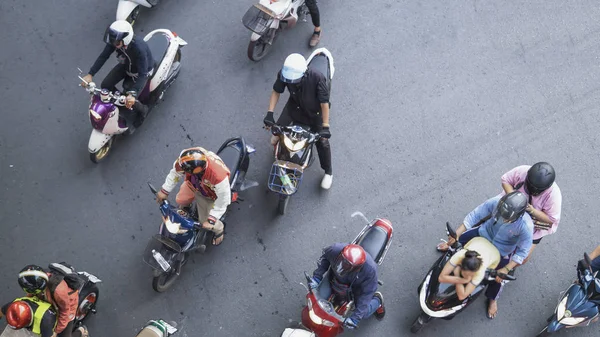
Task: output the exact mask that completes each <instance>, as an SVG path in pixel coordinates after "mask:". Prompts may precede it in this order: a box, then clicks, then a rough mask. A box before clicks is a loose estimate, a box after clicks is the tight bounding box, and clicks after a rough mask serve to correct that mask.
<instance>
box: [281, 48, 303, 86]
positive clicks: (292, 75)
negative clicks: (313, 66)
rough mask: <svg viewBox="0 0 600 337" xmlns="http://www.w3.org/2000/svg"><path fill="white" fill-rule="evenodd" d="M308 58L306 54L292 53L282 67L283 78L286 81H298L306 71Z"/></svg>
mask: <svg viewBox="0 0 600 337" xmlns="http://www.w3.org/2000/svg"><path fill="white" fill-rule="evenodd" d="M306 69H307V66H306V59H305V58H304V56H302V55H300V54H297V53H294V54H290V56H288V57H287V58H286V59H285V62H283V68H281V80H282V81H283V82H285V83H298V82H300V80H302V76H304V73H305V72H306Z"/></svg>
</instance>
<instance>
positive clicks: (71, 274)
mask: <svg viewBox="0 0 600 337" xmlns="http://www.w3.org/2000/svg"><path fill="white" fill-rule="evenodd" d="M48 269H50V273H52V275H51V276H50V279H49V280H48V287H49V289H50V294H52V297H54V290H56V287H58V285H59V284H60V282H62V281H63V280H64V281H65V282H66V283H67V285H68V286H69V288H71V290H72V291H71V292H69V295H71V294H73V293H75V292H76V291H78V290H79V289H81V287H83V285H84V284H85V281H84V280H83V278H82V277H81V276H79V274H77V273H76V272H75V268H73V266H71V265H70V264H67V263H66V262H60V263H50V264H49V265H48Z"/></svg>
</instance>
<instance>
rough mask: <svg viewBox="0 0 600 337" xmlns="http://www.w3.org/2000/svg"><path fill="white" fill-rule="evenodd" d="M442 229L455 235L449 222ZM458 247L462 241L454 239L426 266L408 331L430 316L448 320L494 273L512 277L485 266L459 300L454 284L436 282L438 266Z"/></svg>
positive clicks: (416, 330)
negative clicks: (417, 311) (468, 292)
mask: <svg viewBox="0 0 600 337" xmlns="http://www.w3.org/2000/svg"><path fill="white" fill-rule="evenodd" d="M446 229H447V232H448V235H449V236H451V237H452V238H454V239H456V237H457V235H456V232H455V231H454V229H452V227H450V224H449V223H448V222H446ZM461 249H462V245H461V244H460V243H459V242H458V240H456V241H455V242H454V244H452V246H451V247H450V248H449V249H448V251H447V252H445V253H444V255H442V256H441V257H440V258H439V259H438V260H437V261H436V262H435V263H434V264H433V266H432V267H431V269H429V272H428V273H427V275H426V276H425V279H424V280H423V282H421V285H419V288H418V291H417V292H418V294H419V304H420V305H421V313H420V314H419V317H417V319H415V321H414V322H413V324H412V326H411V327H410V332H412V333H416V332H418V331H419V330H421V329H422V328H423V326H425V324H427V323H429V322H430V321H431V320H432V319H434V318H441V319H446V320H450V319H452V318H454V316H456V315H457V314H458V313H460V312H461V311H463V310H464V309H465V308H466V307H467V306H468V305H469V304H471V303H472V302H473V301H475V300H476V299H477V297H478V296H479V295H481V294H482V293H483V290H484V289H485V288H486V286H487V284H488V283H489V282H490V281H494V280H495V279H496V276H498V277H500V278H502V279H504V280H511V281H512V280H516V278H515V277H514V276H512V275H507V274H503V273H498V272H497V271H496V270H495V269H488V270H487V271H486V273H485V277H484V279H483V281H482V282H481V283H480V284H479V285H478V286H477V288H475V290H473V293H471V295H469V296H468V297H467V298H465V299H464V300H462V301H461V300H459V299H458V295H457V294H456V288H455V286H454V284H450V283H440V282H439V281H438V278H439V276H440V273H441V272H442V269H444V266H445V265H446V263H447V262H448V261H449V260H450V258H451V257H452V256H453V255H454V254H455V253H456V252H458V251H460V250H461Z"/></svg>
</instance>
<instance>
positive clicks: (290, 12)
mask: <svg viewBox="0 0 600 337" xmlns="http://www.w3.org/2000/svg"><path fill="white" fill-rule="evenodd" d="M308 13H309V11H308V7H306V5H305V4H304V0H260V1H259V3H257V4H256V5H254V6H252V7H250V9H248V11H247V12H246V14H244V17H243V18H242V23H243V24H244V26H246V28H248V29H249V30H251V31H252V36H251V37H250V44H248V58H250V59H251V60H252V61H260V60H261V59H262V58H264V57H265V56H266V55H267V53H268V52H269V50H270V49H271V47H272V46H273V43H274V42H275V39H276V38H277V35H279V33H280V32H281V30H283V29H284V28H293V27H294V26H296V23H297V22H298V17H299V16H300V18H302V21H306V15H307V14H308Z"/></svg>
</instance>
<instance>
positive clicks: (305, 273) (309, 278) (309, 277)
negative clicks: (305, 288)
mask: <svg viewBox="0 0 600 337" xmlns="http://www.w3.org/2000/svg"><path fill="white" fill-rule="evenodd" d="M304 277H305V278H306V282H307V284H310V282H311V281H312V277H311V276H310V275H309V274H308V273H307V272H304Z"/></svg>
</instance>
